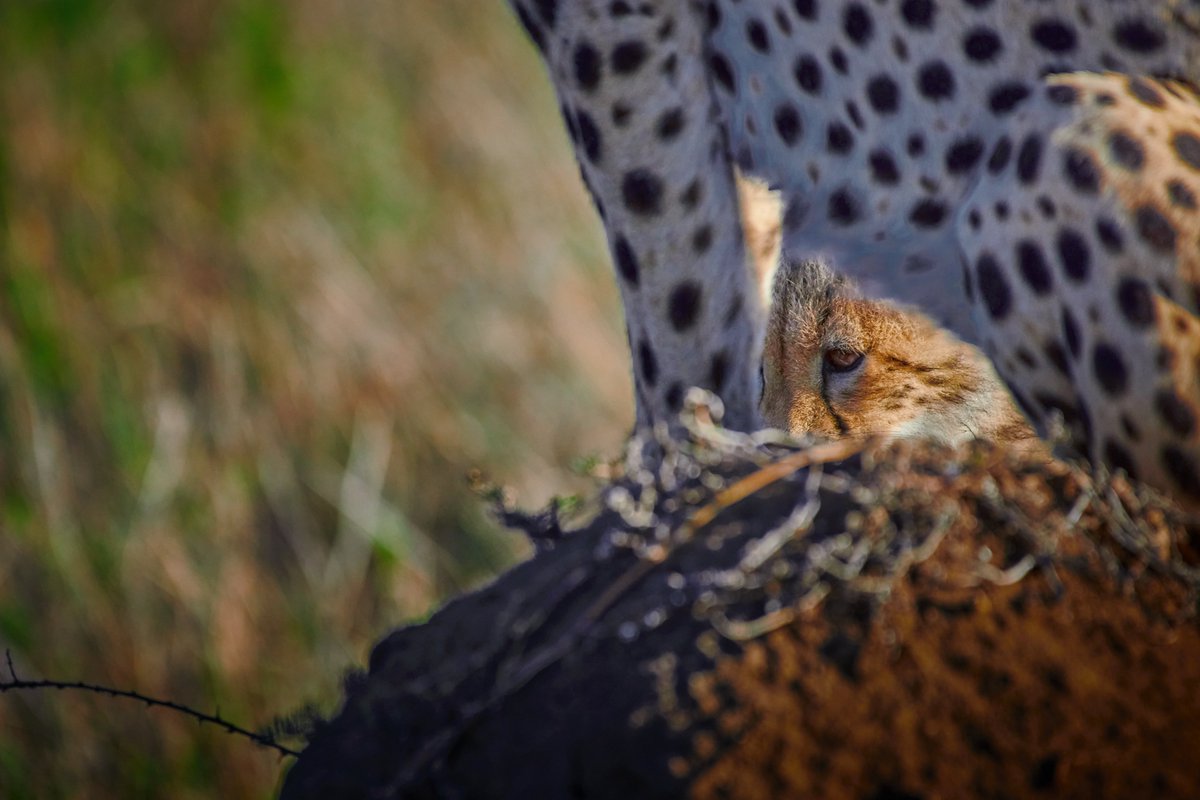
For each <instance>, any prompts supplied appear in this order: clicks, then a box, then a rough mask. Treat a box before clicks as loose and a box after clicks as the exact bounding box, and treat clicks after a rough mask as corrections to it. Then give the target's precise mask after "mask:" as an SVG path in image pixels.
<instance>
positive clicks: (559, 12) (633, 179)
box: [511, 0, 764, 430]
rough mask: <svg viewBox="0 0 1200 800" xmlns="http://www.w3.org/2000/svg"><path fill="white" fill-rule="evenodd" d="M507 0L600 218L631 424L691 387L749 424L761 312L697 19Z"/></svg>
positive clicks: (731, 418)
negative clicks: (631, 389)
mask: <svg viewBox="0 0 1200 800" xmlns="http://www.w3.org/2000/svg"><path fill="white" fill-rule="evenodd" d="M511 2H512V5H513V6H514V7H515V9H516V11H517V14H518V16H519V17H520V19H521V21H522V23H523V24H524V25H525V28H526V30H527V31H528V32H529V33H530V36H531V37H532V38H533V40H534V42H535V43H536V44H537V45H538V47H539V48H540V50H541V52H542V56H543V58H544V59H545V62H546V64H547V67H548V69H549V71H550V74H551V78H552V80H553V83H554V86H555V89H556V91H557V92H558V97H559V100H560V103H561V105H562V111H563V116H564V117H565V119H566V123H567V128H568V130H569V131H570V133H571V136H572V139H573V140H574V143H575V150H576V156H577V158H578V160H579V163H580V165H581V171H582V174H583V179H584V182H585V183H586V184H587V186H588V188H589V189H590V191H591V194H592V198H593V200H594V201H595V203H596V207H597V209H598V210H599V212H600V216H601V218H602V219H603V220H604V226H605V230H606V233H607V235H608V242H609V248H610V251H611V253H612V257H613V262H614V264H615V266H616V271H617V275H618V284H619V286H620V291H621V299H622V302H623V304H624V308H625V317H626V325H627V327H628V332H629V341H630V347H631V349H632V350H633V354H634V364H635V366H634V370H633V372H634V384H635V388H636V393H637V407H638V423H639V425H646V424H653V423H657V422H660V421H670V420H673V419H674V415H675V413H676V412H677V411H678V409H679V407H680V404H681V400H682V396H683V393H684V391H685V390H686V389H687V388H688V387H689V386H700V387H704V388H707V389H711V390H713V391H714V392H716V393H717V394H719V395H720V397H721V398H722V400H723V401H724V404H725V411H726V416H725V423H726V424H727V425H728V426H729V427H732V428H737V429H742V430H748V429H753V428H755V427H757V424H758V419H759V417H758V409H757V402H758V388H757V387H758V384H757V374H758V361H759V357H760V351H761V347H762V344H761V338H762V332H761V329H762V324H763V323H762V320H763V317H764V314H763V311H762V308H761V303H760V302H759V300H758V292H757V290H756V289H755V288H754V286H753V281H752V279H751V276H750V273H749V271H748V270H747V268H746V264H745V255H744V250H743V244H742V232H741V227H740V224H739V222H738V205H737V193H736V190H735V186H734V180H733V174H732V172H731V168H730V160H729V158H728V157H727V153H726V150H727V146H726V142H725V137H724V134H723V132H722V129H721V127H720V125H719V124H718V122H717V120H718V112H717V108H716V104H715V102H714V98H713V96H712V93H711V89H710V87H709V84H708V78H707V76H706V73H705V70H704V66H703V65H704V59H703V57H702V56H703V47H704V45H703V33H702V20H700V19H698V18H697V15H698V12H697V11H695V10H691V7H692V5H693V4H685V3H678V2H639V3H636V4H633V3H630V4H626V3H608V2H603V3H601V2H585V1H584V0H579V1H578V2H571V3H556V2H550V1H549V0H511ZM634 6H636V10H634Z"/></svg>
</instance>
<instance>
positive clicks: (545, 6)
mask: <svg viewBox="0 0 1200 800" xmlns="http://www.w3.org/2000/svg"><path fill="white" fill-rule="evenodd" d="M533 7H534V8H536V9H537V12H538V16H539V17H541V18H542V22H544V23H545V24H546V27H547V28H549V29H551V30H554V23H555V21H556V20H557V19H558V0H533Z"/></svg>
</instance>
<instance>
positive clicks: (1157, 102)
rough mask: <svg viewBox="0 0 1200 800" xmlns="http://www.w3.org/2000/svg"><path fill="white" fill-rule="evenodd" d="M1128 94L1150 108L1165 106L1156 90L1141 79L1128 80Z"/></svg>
mask: <svg viewBox="0 0 1200 800" xmlns="http://www.w3.org/2000/svg"><path fill="white" fill-rule="evenodd" d="M1129 93H1130V94H1131V95H1133V96H1134V97H1136V98H1137V99H1138V100H1140V101H1141V102H1143V103H1145V104H1146V105H1148V106H1150V107H1151V108H1163V107H1164V106H1165V105H1166V101H1165V100H1163V96H1162V95H1161V94H1159V91H1158V89H1156V88H1154V87H1153V86H1151V85H1150V83H1149V82H1148V81H1146V80H1143V79H1142V78H1130V79H1129Z"/></svg>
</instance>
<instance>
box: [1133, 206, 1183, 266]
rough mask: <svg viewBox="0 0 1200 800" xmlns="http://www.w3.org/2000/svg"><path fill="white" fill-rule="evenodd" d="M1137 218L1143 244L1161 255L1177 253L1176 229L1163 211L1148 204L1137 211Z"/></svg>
mask: <svg viewBox="0 0 1200 800" xmlns="http://www.w3.org/2000/svg"><path fill="white" fill-rule="evenodd" d="M1136 218H1137V227H1138V235H1139V236H1141V238H1142V241H1143V242H1145V243H1146V244H1148V245H1149V246H1150V247H1151V248H1153V249H1154V250H1157V251H1158V252H1160V253H1164V254H1166V253H1174V252H1175V228H1174V227H1172V225H1171V222H1170V221H1169V220H1168V219H1167V218H1166V217H1165V216H1163V214H1162V212H1161V211H1159V210H1158V209H1157V208H1155V207H1154V206H1152V205H1149V204H1147V205H1144V206H1142V207H1141V208H1139V209H1138V210H1137V213H1136Z"/></svg>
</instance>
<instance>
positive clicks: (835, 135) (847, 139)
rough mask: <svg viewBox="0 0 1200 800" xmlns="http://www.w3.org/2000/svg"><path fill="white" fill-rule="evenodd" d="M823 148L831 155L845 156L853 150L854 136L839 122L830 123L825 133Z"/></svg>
mask: <svg viewBox="0 0 1200 800" xmlns="http://www.w3.org/2000/svg"><path fill="white" fill-rule="evenodd" d="M825 147H826V148H827V149H828V150H829V152H831V153H836V154H838V155H845V154H846V153H849V152H850V151H851V150H852V149H853V148H854V134H852V133H851V132H850V129H849V128H847V127H846V126H845V125H843V124H842V123H840V122H833V123H830V125H829V128H828V130H826V132H825Z"/></svg>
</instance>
